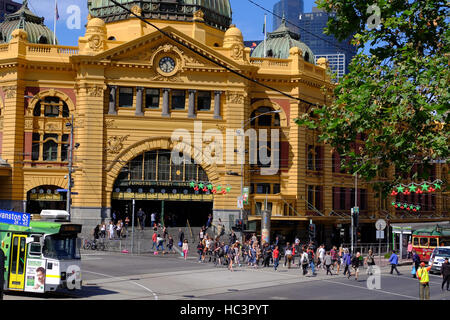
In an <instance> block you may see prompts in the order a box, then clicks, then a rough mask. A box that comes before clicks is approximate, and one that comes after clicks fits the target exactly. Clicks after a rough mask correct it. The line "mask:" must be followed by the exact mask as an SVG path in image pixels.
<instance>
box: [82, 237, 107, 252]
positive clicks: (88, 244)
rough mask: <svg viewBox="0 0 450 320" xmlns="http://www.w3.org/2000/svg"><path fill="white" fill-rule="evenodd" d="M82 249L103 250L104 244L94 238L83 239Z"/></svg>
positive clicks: (104, 248)
mask: <svg viewBox="0 0 450 320" xmlns="http://www.w3.org/2000/svg"><path fill="white" fill-rule="evenodd" d="M83 249H85V250H89V249H91V250H98V251H105V250H106V245H105V244H104V243H103V241H98V240H97V239H94V240H93V241H89V240H85V241H84V246H83Z"/></svg>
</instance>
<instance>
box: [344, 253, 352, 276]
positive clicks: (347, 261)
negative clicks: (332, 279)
mask: <svg viewBox="0 0 450 320" xmlns="http://www.w3.org/2000/svg"><path fill="white" fill-rule="evenodd" d="M342 260H343V264H344V266H345V269H344V276H345V275H346V274H347V273H348V278H349V279H350V277H351V276H352V273H351V271H350V266H351V264H352V256H351V254H350V253H349V252H348V249H347V248H346V249H345V250H344V256H343V258H342Z"/></svg>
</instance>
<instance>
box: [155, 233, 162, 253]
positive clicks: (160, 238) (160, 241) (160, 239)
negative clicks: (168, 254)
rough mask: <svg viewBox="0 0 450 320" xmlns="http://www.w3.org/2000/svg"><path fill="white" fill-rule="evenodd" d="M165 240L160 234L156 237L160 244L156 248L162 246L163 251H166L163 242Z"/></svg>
mask: <svg viewBox="0 0 450 320" xmlns="http://www.w3.org/2000/svg"><path fill="white" fill-rule="evenodd" d="M163 241H164V238H162V237H161V236H160V235H159V234H158V236H157V237H156V242H158V245H157V246H156V250H158V248H159V247H161V248H162V251H164V243H163Z"/></svg>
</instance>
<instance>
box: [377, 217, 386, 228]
mask: <svg viewBox="0 0 450 320" xmlns="http://www.w3.org/2000/svg"><path fill="white" fill-rule="evenodd" d="M386 225H387V224H386V221H384V220H383V219H378V220H377V222H375V228H376V229H377V230H384V229H386Z"/></svg>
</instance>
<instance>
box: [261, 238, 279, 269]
mask: <svg viewBox="0 0 450 320" xmlns="http://www.w3.org/2000/svg"><path fill="white" fill-rule="evenodd" d="M278 253H279V251H278ZM271 256H272V259H273V252H272V248H271V247H270V246H269V244H268V243H267V242H266V243H264V249H263V257H264V263H263V267H269V264H270V257H271ZM275 271H276V270H275Z"/></svg>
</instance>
